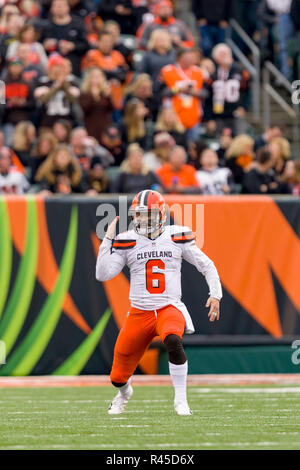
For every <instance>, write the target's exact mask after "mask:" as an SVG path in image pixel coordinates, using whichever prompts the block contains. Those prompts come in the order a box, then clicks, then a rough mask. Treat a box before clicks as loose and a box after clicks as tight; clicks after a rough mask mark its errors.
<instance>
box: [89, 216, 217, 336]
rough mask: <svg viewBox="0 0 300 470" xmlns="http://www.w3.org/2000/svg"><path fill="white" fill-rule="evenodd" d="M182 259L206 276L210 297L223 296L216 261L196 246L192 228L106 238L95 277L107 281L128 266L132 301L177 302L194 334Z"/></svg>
mask: <svg viewBox="0 0 300 470" xmlns="http://www.w3.org/2000/svg"><path fill="white" fill-rule="evenodd" d="M182 259H185V260H186V261H188V262H189V263H191V264H193V265H194V266H196V268H197V269H198V271H200V272H201V273H202V274H203V275H204V276H205V278H206V281H207V284H208V286H209V291H210V292H209V294H210V296H211V297H215V298H217V299H221V297H222V288H221V283H220V279H219V275H218V272H217V270H216V267H215V265H214V263H213V262H212V261H211V260H210V259H209V258H208V256H206V255H205V254H204V253H203V252H202V251H201V250H200V249H199V248H198V247H197V246H196V243H195V240H194V237H193V234H192V232H191V230H190V229H189V228H188V227H182V226H179V225H169V226H166V227H165V229H164V231H163V232H162V233H161V235H160V236H159V237H157V238H156V239H155V240H151V239H149V238H147V237H145V236H142V235H139V234H138V233H136V232H135V231H134V230H129V231H127V232H124V233H121V234H119V235H118V236H117V237H116V238H115V239H114V240H113V241H111V240H108V239H107V238H104V240H103V242H102V244H101V246H100V249H99V254H98V258H97V264H96V278H97V279H98V281H102V282H103V281H108V280H109V279H112V278H113V277H115V276H116V275H117V274H119V273H120V272H121V271H122V269H123V268H124V266H125V265H127V266H128V267H129V269H130V295H129V298H130V302H131V305H132V306H133V307H135V308H137V309H140V310H158V309H160V308H163V307H165V306H167V305H174V306H175V307H177V308H178V309H179V310H181V311H182V313H183V315H184V317H185V320H186V333H193V332H194V331H195V330H194V326H193V323H192V320H191V318H190V315H189V313H188V311H187V309H186V307H185V305H184V304H183V303H182V302H181V264H182Z"/></svg>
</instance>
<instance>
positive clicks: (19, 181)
mask: <svg viewBox="0 0 300 470" xmlns="http://www.w3.org/2000/svg"><path fill="white" fill-rule="evenodd" d="M28 189H29V183H28V181H27V179H26V177H25V176H24V174H23V173H22V172H20V171H19V170H18V169H17V168H16V167H14V166H13V165H12V161H11V153H10V151H9V149H8V148H5V147H2V149H1V151H0V194H2V195H6V194H16V195H21V194H24V193H25V192H27V191H28Z"/></svg>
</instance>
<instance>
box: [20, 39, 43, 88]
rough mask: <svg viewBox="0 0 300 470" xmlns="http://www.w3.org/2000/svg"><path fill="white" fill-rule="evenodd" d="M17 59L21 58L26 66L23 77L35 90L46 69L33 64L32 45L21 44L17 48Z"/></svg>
mask: <svg viewBox="0 0 300 470" xmlns="http://www.w3.org/2000/svg"><path fill="white" fill-rule="evenodd" d="M17 57H19V59H20V60H21V62H22V63H23V66H24V68H23V73H22V77H23V78H24V80H26V81H27V82H30V83H31V84H32V86H33V88H35V87H36V86H37V84H38V82H39V80H40V79H41V77H42V76H43V75H44V69H43V67H41V66H40V65H39V64H34V63H33V62H32V60H31V58H32V57H31V48H30V45H29V44H27V43H25V42H24V43H22V42H21V43H20V44H19V45H18V47H17Z"/></svg>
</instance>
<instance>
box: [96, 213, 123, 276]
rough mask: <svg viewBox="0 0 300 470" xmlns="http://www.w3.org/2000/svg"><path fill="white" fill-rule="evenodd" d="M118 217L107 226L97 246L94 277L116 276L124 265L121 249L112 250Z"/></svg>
mask: <svg viewBox="0 0 300 470" xmlns="http://www.w3.org/2000/svg"><path fill="white" fill-rule="evenodd" d="M118 220H119V217H116V218H115V219H114V220H113V221H112V223H111V224H110V225H109V226H108V228H107V231H106V234H105V237H104V239H103V241H102V243H101V246H100V248H99V253H98V258H97V263H96V279H97V280H98V281H102V282H103V281H108V280H109V279H112V278H113V277H115V276H117V274H119V273H120V272H121V271H122V269H123V268H124V266H125V262H126V256H125V254H124V252H122V251H113V250H112V241H113V239H114V237H115V233H116V225H117V222H118Z"/></svg>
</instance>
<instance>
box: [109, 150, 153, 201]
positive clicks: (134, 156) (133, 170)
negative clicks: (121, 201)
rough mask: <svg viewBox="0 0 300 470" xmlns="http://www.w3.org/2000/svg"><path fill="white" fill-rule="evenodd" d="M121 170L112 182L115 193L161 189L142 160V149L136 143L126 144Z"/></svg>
mask: <svg viewBox="0 0 300 470" xmlns="http://www.w3.org/2000/svg"><path fill="white" fill-rule="evenodd" d="M120 169H121V172H120V174H119V175H118V177H117V178H116V180H115V182H114V188H113V189H114V192H116V193H128V194H132V193H138V192H140V191H143V190H144V189H155V190H161V189H162V185H161V183H160V181H159V179H158V177H157V176H156V175H155V173H153V172H152V171H150V170H149V169H148V168H147V167H146V165H145V164H144V162H143V150H142V149H141V147H140V146H139V145H138V144H131V145H129V146H128V149H127V155H126V159H125V160H124V162H123V163H122V165H121V168H120Z"/></svg>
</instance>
